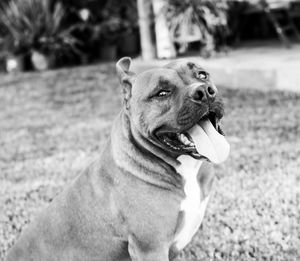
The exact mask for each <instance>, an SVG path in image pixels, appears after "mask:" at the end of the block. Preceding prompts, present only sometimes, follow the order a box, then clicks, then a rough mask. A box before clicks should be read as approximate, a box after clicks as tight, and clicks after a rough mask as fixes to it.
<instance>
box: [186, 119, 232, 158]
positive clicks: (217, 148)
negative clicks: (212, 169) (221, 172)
mask: <svg viewBox="0 0 300 261" xmlns="http://www.w3.org/2000/svg"><path fill="white" fill-rule="evenodd" d="M188 133H189V135H190V136H191V137H192V139H193V142H194V144H195V146H196V149H197V152H198V153H199V154H200V155H202V156H204V157H206V158H208V159H209V160H210V161H211V162H212V163H215V164H220V163H222V162H224V161H225V160H226V159H227V157H228V155H229V151H230V145H229V143H228V142H227V140H226V139H225V137H224V136H223V135H221V134H220V133H219V132H218V131H217V130H216V129H215V127H214V126H213V125H212V123H211V122H210V121H209V120H203V121H200V122H199V123H198V124H196V125H195V126H194V127H193V128H191V129H190V130H189V131H188Z"/></svg>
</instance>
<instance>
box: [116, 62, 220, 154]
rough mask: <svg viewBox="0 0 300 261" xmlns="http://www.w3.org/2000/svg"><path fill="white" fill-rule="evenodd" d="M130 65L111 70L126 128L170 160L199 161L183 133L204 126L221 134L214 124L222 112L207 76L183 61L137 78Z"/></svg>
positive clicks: (149, 71) (199, 67) (217, 95)
mask: <svg viewBox="0 0 300 261" xmlns="http://www.w3.org/2000/svg"><path fill="white" fill-rule="evenodd" d="M130 64H131V59H130V58H128V57H125V58H122V59H121V60H120V61H119V62H118V63H117V65H116V68H117V73H118V76H119V79H120V82H121V85H122V87H123V97H124V110H125V111H126V113H127V115H128V116H129V119H130V123H131V126H132V127H131V128H135V131H138V132H139V133H140V135H141V136H142V137H144V138H146V139H147V140H149V141H150V142H152V143H153V144H154V145H155V146H158V147H160V148H161V149H163V150H164V151H167V152H168V153H169V154H171V155H174V156H179V155H182V154H188V155H191V156H193V157H194V158H200V157H201V156H202V155H199V152H198V151H197V150H196V148H195V144H194V141H193V139H192V138H191V135H189V133H188V130H190V129H191V128H192V127H193V126H195V125H196V124H198V123H199V122H200V121H204V120H206V121H207V120H209V121H210V122H211V124H212V125H213V126H214V128H215V129H216V131H217V132H218V133H220V134H223V132H222V130H221V128H220V126H219V121H220V119H221V118H222V117H223V114H224V107H223V103H222V102H221V99H220V97H219V93H218V90H217V88H216V86H215V85H214V84H213V82H212V80H211V77H210V75H209V73H208V72H206V71H205V70H204V69H203V68H202V67H201V66H200V65H199V64H197V63H195V62H192V61H187V60H177V61H174V62H171V63H169V64H167V65H166V66H164V67H162V68H156V69H151V70H148V71H145V72H142V73H140V74H135V73H133V72H131V71H130V70H129V68H130Z"/></svg>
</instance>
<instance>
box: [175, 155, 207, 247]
mask: <svg viewBox="0 0 300 261" xmlns="http://www.w3.org/2000/svg"><path fill="white" fill-rule="evenodd" d="M178 160H179V161H180V162H181V165H180V166H179V167H178V168H177V169H176V170H177V172H178V173H179V174H180V175H181V176H182V177H183V180H184V193H185V198H184V199H183V201H182V202H181V205H180V210H181V211H183V213H184V217H183V225H182V226H180V230H179V231H177V233H176V236H175V240H174V243H175V246H176V248H177V249H178V250H182V249H183V248H184V247H185V246H186V245H187V244H188V243H189V242H190V241H191V239H192V237H193V236H194V235H195V233H196V232H197V230H198V229H199V227H200V225H201V222H202V219H203V217H204V213H205V209H206V206H207V203H208V200H209V196H207V197H206V198H205V199H202V198H201V188H200V185H199V183H198V180H197V174H198V171H199V168H200V167H201V164H202V161H200V160H196V159H194V158H192V157H190V156H186V155H182V156H180V157H179V158H178Z"/></svg>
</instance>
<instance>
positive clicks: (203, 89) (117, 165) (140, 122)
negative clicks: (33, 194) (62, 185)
mask: <svg viewBox="0 0 300 261" xmlns="http://www.w3.org/2000/svg"><path fill="white" fill-rule="evenodd" d="M130 65H131V59H130V58H129V57H124V58H122V59H121V60H119V61H118V62H117V64H116V70H117V75H118V78H119V81H120V83H121V86H122V97H123V106H122V110H121V112H120V114H119V115H118V116H117V118H116V119H115V121H114V123H113V125H112V131H111V135H110V138H109V139H108V141H107V144H106V145H105V147H104V149H103V151H102V153H101V155H99V159H97V160H95V161H94V162H93V163H92V164H91V165H90V166H88V167H87V168H86V169H85V170H84V171H83V172H82V173H81V174H80V175H79V176H78V177H77V178H76V179H75V181H74V182H73V183H72V184H70V185H69V186H68V187H67V188H66V189H65V190H64V191H63V192H62V193H61V194H60V195H59V196H57V197H56V198H55V199H54V200H53V201H52V203H51V204H50V205H49V206H48V208H47V209H45V210H44V211H43V212H42V213H41V214H40V216H39V217H38V218H37V219H36V220H35V221H33V222H32V223H31V224H30V225H29V227H28V228H27V229H26V230H25V231H24V233H23V234H22V235H21V236H20V238H19V239H18V240H17V242H16V243H15V245H14V246H13V247H12V248H11V249H10V251H9V252H8V255H7V258H6V260H7V261H18V260H22V261H27V260H28V261H29V260H43V261H47V260H49V261H50V260H51V261H55V260H57V261H58V260H59V261H62V260H67V261H72V260H81V261H83V260H85V261H92V260H97V261H115V260H124V261H125V260H135V261H142V260H143V261H150V260H160V261H167V260H172V259H173V258H174V257H176V255H177V254H178V253H179V252H180V251H181V250H182V249H183V248H184V247H185V246H186V245H187V244H188V243H189V242H190V240H191V239H192V237H193V235H194V234H195V233H196V231H197V230H198V229H199V226H200V224H201V222H202V219H203V216H204V213H205V209H206V206H207V203H208V201H209V197H210V194H211V187H212V184H213V180H214V173H213V164H220V163H222V162H223V161H224V160H225V159H226V158H227V157H228V154H229V144H228V143H227V141H226V139H225V138H224V135H223V131H222V129H221V128H220V120H221V118H222V117H223V115H224V105H223V103H222V101H221V98H220V95H219V93H218V90H217V88H216V87H215V85H214V84H213V83H212V81H211V77H210V75H209V73H207V72H206V71H205V70H204V69H203V68H202V67H201V66H200V65H199V64H197V63H196V62H192V61H187V60H176V61H173V62H171V63H169V64H167V65H166V66H164V67H161V68H155V69H151V70H148V71H145V72H142V73H140V74H135V73H134V72H132V71H131V70H130Z"/></svg>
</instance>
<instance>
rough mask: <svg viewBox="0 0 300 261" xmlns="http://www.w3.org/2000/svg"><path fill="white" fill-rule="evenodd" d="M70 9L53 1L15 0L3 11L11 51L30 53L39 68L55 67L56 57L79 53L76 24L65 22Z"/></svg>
mask: <svg viewBox="0 0 300 261" xmlns="http://www.w3.org/2000/svg"><path fill="white" fill-rule="evenodd" d="M65 17H66V12H65V10H64V9H63V7H62V6H61V4H60V3H58V2H57V3H55V4H54V6H52V5H51V1H50V0H11V1H10V2H9V3H8V5H7V6H6V8H4V9H3V10H2V11H1V14H0V22H1V23H2V24H3V25H4V26H5V30H6V32H7V33H6V39H7V42H8V43H11V44H9V45H8V46H9V47H8V48H7V50H8V53H9V54H11V55H8V57H9V56H12V55H13V56H15V55H16V54H22V55H30V56H31V62H32V65H33V67H34V69H36V70H45V69H49V68H53V67H54V65H55V64H56V60H57V59H59V58H60V57H61V56H62V55H63V56H65V57H68V56H71V55H74V54H76V53H77V52H78V48H77V45H78V44H79V42H78V40H77V39H76V38H75V37H74V36H73V35H72V29H73V27H71V26H68V25H66V24H64V19H65Z"/></svg>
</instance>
